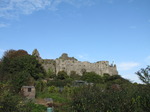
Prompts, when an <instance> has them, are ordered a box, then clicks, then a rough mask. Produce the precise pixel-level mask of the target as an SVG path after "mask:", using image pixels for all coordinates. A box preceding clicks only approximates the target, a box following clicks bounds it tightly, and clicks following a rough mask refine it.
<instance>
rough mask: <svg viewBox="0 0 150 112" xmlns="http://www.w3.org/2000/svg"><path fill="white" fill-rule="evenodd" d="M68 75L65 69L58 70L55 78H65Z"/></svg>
mask: <svg viewBox="0 0 150 112" xmlns="http://www.w3.org/2000/svg"><path fill="white" fill-rule="evenodd" d="M67 78H68V75H67V73H66V72H65V71H59V72H58V74H57V79H60V80H64V79H67Z"/></svg>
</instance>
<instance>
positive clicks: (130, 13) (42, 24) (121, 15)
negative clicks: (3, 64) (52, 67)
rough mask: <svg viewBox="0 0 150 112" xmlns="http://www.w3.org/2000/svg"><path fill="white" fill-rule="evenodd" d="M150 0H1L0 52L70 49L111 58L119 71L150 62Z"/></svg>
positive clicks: (80, 55) (52, 54)
mask: <svg viewBox="0 0 150 112" xmlns="http://www.w3.org/2000/svg"><path fill="white" fill-rule="evenodd" d="M149 6H150V0H0V57H2V56H3V53H4V51H6V50H9V49H15V50H18V49H24V50H26V51H28V52H29V53H30V54H31V53H32V51H33V50H34V49H35V48H37V49H38V50H39V52H40V54H41V57H42V58H44V59H45V58H47V59H55V58H58V57H59V56H60V55H61V54H62V53H64V52H65V53H68V54H69V56H71V57H72V56H74V57H75V58H77V59H78V60H80V61H89V62H96V61H102V60H108V61H109V62H110V63H112V62H113V61H114V62H115V63H116V64H117V68H118V71H119V74H120V75H121V76H122V77H124V78H127V79H129V80H131V81H133V82H140V80H139V79H138V77H137V76H136V74H135V72H136V71H138V70H139V69H140V68H145V67H146V66H147V65H150V45H149V42H150V7H149Z"/></svg>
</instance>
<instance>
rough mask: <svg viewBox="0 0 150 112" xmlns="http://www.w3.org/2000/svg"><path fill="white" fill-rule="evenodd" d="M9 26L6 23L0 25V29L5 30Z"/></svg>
mask: <svg viewBox="0 0 150 112" xmlns="http://www.w3.org/2000/svg"><path fill="white" fill-rule="evenodd" d="M8 26H9V24H6V23H0V28H4V27H8Z"/></svg>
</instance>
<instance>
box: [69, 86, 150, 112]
mask: <svg viewBox="0 0 150 112" xmlns="http://www.w3.org/2000/svg"><path fill="white" fill-rule="evenodd" d="M148 91H150V87H148V86H144V85H142V86H140V85H138V86H135V85H129V86H128V87H126V88H122V89H117V90H116V89H114V88H110V89H104V88H101V87H100V86H87V87H81V88H80V90H79V89H78V91H76V92H75V93H74V95H73V97H72V103H71V107H72V110H73V111H74V112H87V110H88V111H89V112H149V111H150V100H149V99H150V95H149V92H148Z"/></svg>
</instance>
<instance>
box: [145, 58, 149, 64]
mask: <svg viewBox="0 0 150 112" xmlns="http://www.w3.org/2000/svg"><path fill="white" fill-rule="evenodd" d="M145 62H146V64H150V56H148V57H146V59H145Z"/></svg>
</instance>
